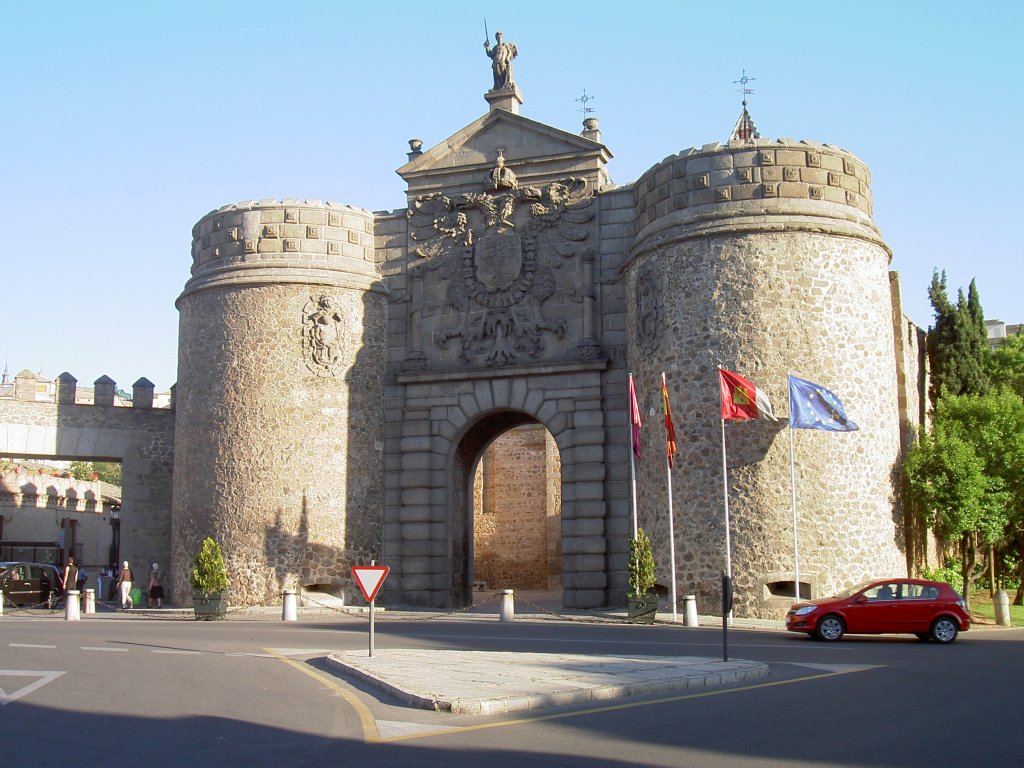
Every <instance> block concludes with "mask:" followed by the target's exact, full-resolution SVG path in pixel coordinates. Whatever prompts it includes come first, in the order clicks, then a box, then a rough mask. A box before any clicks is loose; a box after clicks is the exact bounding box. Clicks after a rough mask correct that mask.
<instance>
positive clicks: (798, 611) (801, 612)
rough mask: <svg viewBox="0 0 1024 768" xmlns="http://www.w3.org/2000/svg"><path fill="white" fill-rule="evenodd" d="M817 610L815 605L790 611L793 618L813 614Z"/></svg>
mask: <svg viewBox="0 0 1024 768" xmlns="http://www.w3.org/2000/svg"><path fill="white" fill-rule="evenodd" d="M816 610H818V606H816V605H805V606H803V607H802V608H797V609H796V610H795V611H790V613H792V614H793V615H794V616H806V615H807V614H808V613H813V612H814V611H816Z"/></svg>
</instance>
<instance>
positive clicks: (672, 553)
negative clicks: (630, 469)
mask: <svg viewBox="0 0 1024 768" xmlns="http://www.w3.org/2000/svg"><path fill="white" fill-rule="evenodd" d="M661 386H662V388H663V391H665V392H667V391H668V384H667V383H666V381H665V372H664V371H662V372H661ZM665 476H666V477H667V478H668V540H669V542H670V546H669V569H670V570H671V572H672V623H673V624H675V623H678V621H679V614H678V610H679V609H678V607H677V604H676V602H677V601H676V530H675V524H674V522H673V518H674V517H675V515H674V513H673V511H672V455H671V454H670V453H669V452H668V451H667V450H666V451H665Z"/></svg>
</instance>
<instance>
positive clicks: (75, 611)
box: [64, 589, 82, 621]
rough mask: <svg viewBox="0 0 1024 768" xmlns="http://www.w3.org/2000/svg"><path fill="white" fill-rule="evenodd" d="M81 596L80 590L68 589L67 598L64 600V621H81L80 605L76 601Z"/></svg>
mask: <svg viewBox="0 0 1024 768" xmlns="http://www.w3.org/2000/svg"><path fill="white" fill-rule="evenodd" d="M80 596H81V592H79V591H78V590H77V589H71V590H68V599H67V600H65V601H64V620H65V621H81V620H82V606H81V604H80V603H79V602H78V598H79V597H80Z"/></svg>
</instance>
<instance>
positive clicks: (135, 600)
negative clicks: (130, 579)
mask: <svg viewBox="0 0 1024 768" xmlns="http://www.w3.org/2000/svg"><path fill="white" fill-rule="evenodd" d="M128 596H129V597H130V598H131V600H132V605H133V606H134V607H136V608H138V607H139V606H140V605H142V590H141V589H139V588H138V587H132V591H131V592H129V593H128Z"/></svg>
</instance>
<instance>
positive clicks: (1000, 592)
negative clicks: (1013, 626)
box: [992, 589, 1010, 627]
mask: <svg viewBox="0 0 1024 768" xmlns="http://www.w3.org/2000/svg"><path fill="white" fill-rule="evenodd" d="M992 605H993V607H994V608H995V609H996V624H998V625H999V626H1000V627H1008V626H1010V596H1009V595H1008V594H1006V590H1005V589H997V590H996V596H995V597H994V598H993V599H992Z"/></svg>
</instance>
